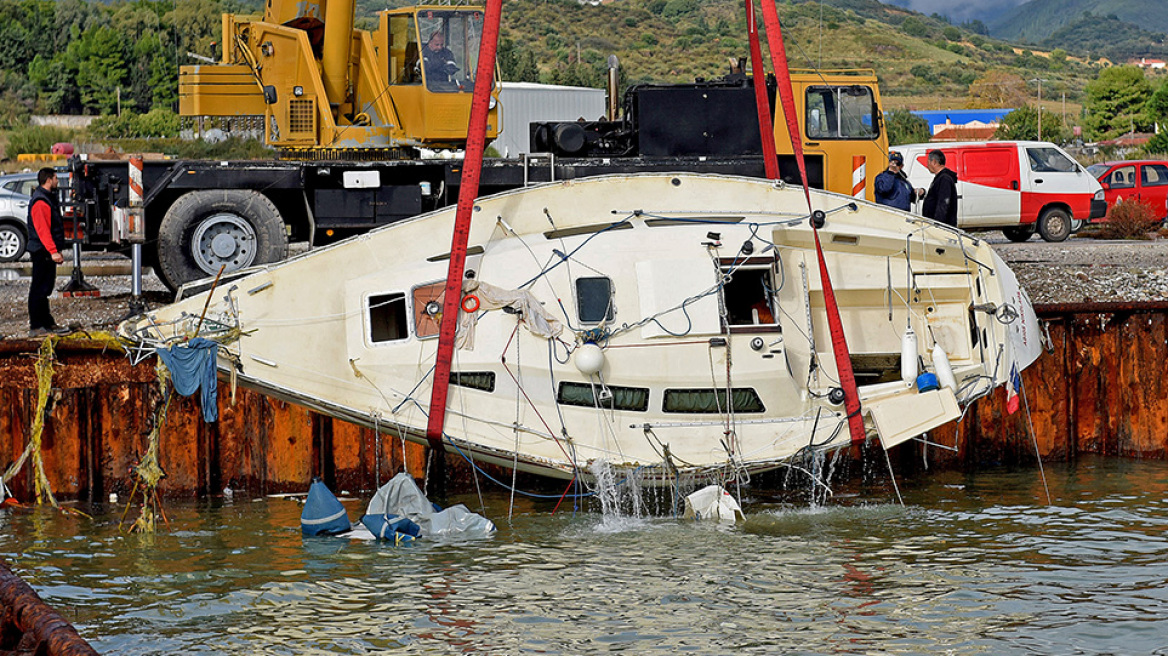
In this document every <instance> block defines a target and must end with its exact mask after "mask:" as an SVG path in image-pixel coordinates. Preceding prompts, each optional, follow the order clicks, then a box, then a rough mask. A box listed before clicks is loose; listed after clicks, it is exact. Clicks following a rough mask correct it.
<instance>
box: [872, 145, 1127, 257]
mask: <svg viewBox="0 0 1168 656" xmlns="http://www.w3.org/2000/svg"><path fill="white" fill-rule="evenodd" d="M933 149H938V150H940V151H941V152H943V153H945V163H946V165H947V166H948V167H949V168H950V169H952V170H953V171H954V172H955V173H957V194H958V199H957V225H958V227H960V228H963V229H969V228H999V229H1001V231H1002V233H1003V234H1005V235H1006V237H1007V238H1009V239H1010V240H1012V241H1026V240H1027V239H1029V238H1030V236H1031V235H1033V234H1034V233H1035V232H1038V234H1039V235H1041V236H1042V238H1043V239H1045V240H1046V241H1062V240H1064V239H1066V238H1067V237H1069V236H1070V234H1071V232H1072V231H1073V230H1074V229H1076V228H1077V224H1081V223H1082V222H1085V221H1092V220H1095V219H1100V218H1103V216H1104V214H1105V213H1106V211H1107V205H1106V203H1105V201H1104V195H1103V190H1102V189H1101V188H1100V185H1099V182H1098V181H1097V180H1096V179H1095V177H1094V176H1092V175H1091V174H1089V173H1088V172H1087V170H1086V169H1084V168H1083V167H1082V166H1080V165H1079V163H1078V162H1076V161H1075V160H1074V159H1073V158H1072V157H1071V156H1070V155H1068V154H1067V153H1066V152H1065V151H1064V150H1063V149H1061V148H1059V147H1058V146H1056V145H1054V144H1052V143H1050V142H1046V141H979V142H967V143H946V142H939V143H928V144H911V145H907V146H896V147H894V148H893V150H897V151H900V152H901V153H902V154H903V155H904V166H905V173H906V174H907V175H908V179H909V182H910V183H912V185H913V186H914V187H919V188H923V189H928V187H929V184H930V183H931V182H932V181H933V175H932V174H931V173H929V171H928V169H927V168H926V167H925V158H926V157H927V155H928V153H929V151H930V150H933Z"/></svg>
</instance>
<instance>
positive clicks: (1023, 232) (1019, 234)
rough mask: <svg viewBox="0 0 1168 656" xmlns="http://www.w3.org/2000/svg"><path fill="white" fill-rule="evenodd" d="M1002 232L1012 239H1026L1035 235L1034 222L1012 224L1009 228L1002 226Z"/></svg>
mask: <svg viewBox="0 0 1168 656" xmlns="http://www.w3.org/2000/svg"><path fill="white" fill-rule="evenodd" d="M1002 234H1003V235H1006V239H1009V240H1010V241H1018V242H1022V241H1026V240H1027V239H1030V238H1031V237H1033V236H1034V224H1033V223H1030V224H1027V225H1017V226H1010V227H1009V228H1002Z"/></svg>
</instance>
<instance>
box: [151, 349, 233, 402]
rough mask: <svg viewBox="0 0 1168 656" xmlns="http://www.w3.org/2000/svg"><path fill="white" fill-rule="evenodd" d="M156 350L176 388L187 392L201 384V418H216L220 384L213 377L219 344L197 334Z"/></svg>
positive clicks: (185, 394) (195, 389)
mask: <svg viewBox="0 0 1168 656" xmlns="http://www.w3.org/2000/svg"><path fill="white" fill-rule="evenodd" d="M156 352H157V353H158V357H159V358H160V359H161V360H162V364H164V365H166V368H167V369H169V370H170V380H171V382H173V383H174V390H175V391H176V392H178V393H179V394H182V395H183V396H190V395H192V394H194V393H195V392H197V391H199V389H200V388H201V389H202V390H203V393H202V395H201V396H200V397H199V404H200V405H201V406H202V408H203V421H207V422H212V421H215V420H217V419H219V404H218V399H219V385H218V383H217V381H216V380H215V357H216V355H217V354H218V353H219V344H217V343H215V342H212V341H211V340H209V339H203V338H202V337H196V338H194V339H192V340H191V341H189V342H187V343H186V344H176V345H174V346H171V347H170V348H165V349H158V350H157V351H156Z"/></svg>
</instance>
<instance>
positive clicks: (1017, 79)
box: [965, 70, 1029, 109]
mask: <svg viewBox="0 0 1168 656" xmlns="http://www.w3.org/2000/svg"><path fill="white" fill-rule="evenodd" d="M1028 95H1029V94H1028V92H1027V90H1026V81H1025V80H1023V79H1022V77H1021V76H1020V75H1017V74H1015V73H1010V72H1007V71H1002V70H994V71H990V72H988V73H986V74H985V75H982V76H981V77H979V78H977V79H976V80H974V81H973V83H972V84H970V85H969V100H968V101H966V103H965V106H966V107H969V108H974V109H976V108H987V107H1021V106H1022V105H1025V104H1026V99H1027V97H1028Z"/></svg>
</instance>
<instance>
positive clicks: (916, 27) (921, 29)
mask: <svg viewBox="0 0 1168 656" xmlns="http://www.w3.org/2000/svg"><path fill="white" fill-rule="evenodd" d="M900 29H902V30H904V33H905V34H907V35H909V36H917V37H921V36H924V35H926V34H928V33H929V28H928V27H926V26H925V24H924V22H922V21H921V19H919V18H917V17H916V16H909V17H908V18H906V19H904V22H903V23H901V24H900Z"/></svg>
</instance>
